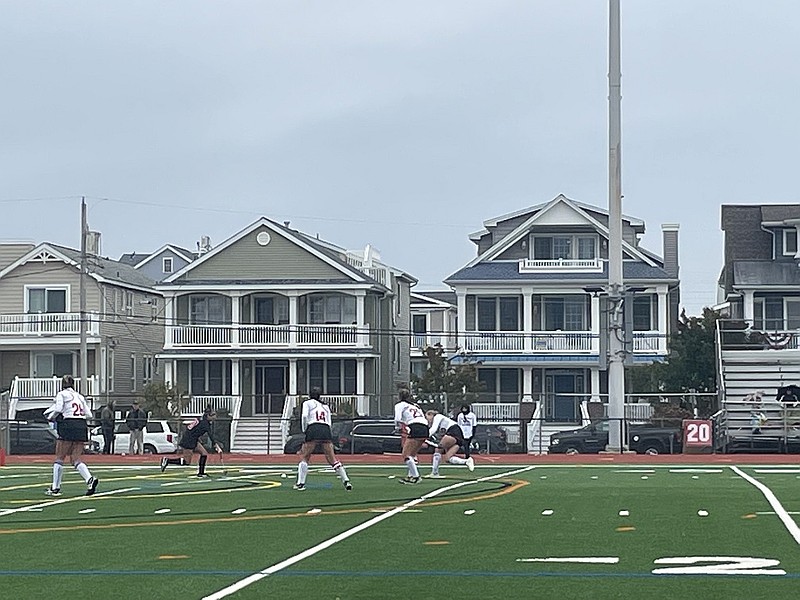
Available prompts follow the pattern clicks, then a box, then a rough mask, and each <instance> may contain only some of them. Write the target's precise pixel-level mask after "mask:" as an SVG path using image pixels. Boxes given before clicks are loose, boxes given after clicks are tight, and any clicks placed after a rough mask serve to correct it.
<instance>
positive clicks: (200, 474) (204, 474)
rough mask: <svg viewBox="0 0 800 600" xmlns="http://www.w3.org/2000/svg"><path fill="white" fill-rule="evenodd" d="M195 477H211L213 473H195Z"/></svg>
mask: <svg viewBox="0 0 800 600" xmlns="http://www.w3.org/2000/svg"><path fill="white" fill-rule="evenodd" d="M195 477H198V478H200V479H211V475H209V474H208V473H198V474H197V475H195Z"/></svg>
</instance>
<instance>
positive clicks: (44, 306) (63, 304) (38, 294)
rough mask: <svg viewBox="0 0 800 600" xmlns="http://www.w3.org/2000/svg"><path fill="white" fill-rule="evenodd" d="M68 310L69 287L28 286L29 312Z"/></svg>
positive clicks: (61, 311)
mask: <svg viewBox="0 0 800 600" xmlns="http://www.w3.org/2000/svg"><path fill="white" fill-rule="evenodd" d="M65 312H67V288H45V287H41V288H38V287H37V288H28V313H65Z"/></svg>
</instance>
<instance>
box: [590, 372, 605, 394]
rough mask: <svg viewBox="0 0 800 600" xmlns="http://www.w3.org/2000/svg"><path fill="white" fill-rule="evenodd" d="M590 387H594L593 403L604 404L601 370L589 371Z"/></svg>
mask: <svg viewBox="0 0 800 600" xmlns="http://www.w3.org/2000/svg"><path fill="white" fill-rule="evenodd" d="M589 379H590V383H589V385H590V386H591V387H592V397H591V399H590V401H591V402H602V399H601V398H600V369H590V370H589Z"/></svg>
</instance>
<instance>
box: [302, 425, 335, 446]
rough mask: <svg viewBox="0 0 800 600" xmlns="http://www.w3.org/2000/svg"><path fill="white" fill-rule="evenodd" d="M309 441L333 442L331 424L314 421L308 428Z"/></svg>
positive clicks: (307, 436)
mask: <svg viewBox="0 0 800 600" xmlns="http://www.w3.org/2000/svg"><path fill="white" fill-rule="evenodd" d="M306 441H307V442H332V441H333V435H332V434H331V426H330V425H328V424H327V423H312V424H311V425H309V426H308V427H307V428H306Z"/></svg>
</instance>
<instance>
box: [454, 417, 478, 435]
mask: <svg viewBox="0 0 800 600" xmlns="http://www.w3.org/2000/svg"><path fill="white" fill-rule="evenodd" d="M457 420H458V426H459V427H461V431H463V432H464V437H465V438H471V437H472V436H473V435H474V433H475V428H476V427H477V426H478V417H476V416H475V413H473V412H468V413H467V414H464V413H463V412H460V413H458V417H457Z"/></svg>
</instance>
